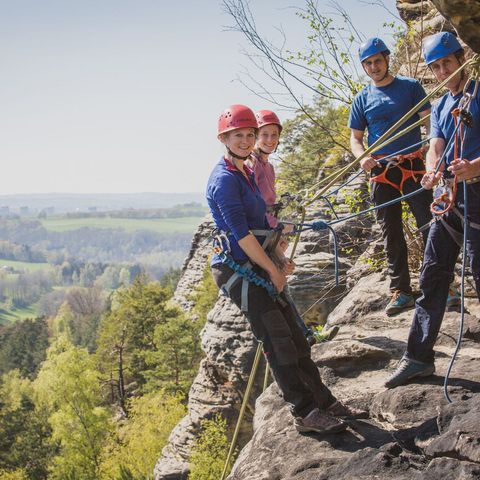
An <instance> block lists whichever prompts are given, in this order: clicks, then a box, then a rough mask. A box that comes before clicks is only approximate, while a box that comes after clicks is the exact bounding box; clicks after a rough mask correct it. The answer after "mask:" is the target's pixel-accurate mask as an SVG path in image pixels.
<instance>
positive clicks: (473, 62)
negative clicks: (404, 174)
mask: <svg viewBox="0 0 480 480" xmlns="http://www.w3.org/2000/svg"><path fill="white" fill-rule="evenodd" d="M467 66H473V67H474V71H475V75H476V77H475V80H476V82H477V83H476V87H475V94H476V92H477V89H478V83H479V80H480V57H479V56H475V57H474V58H472V59H470V60H469V61H467V62H465V63H464V64H463V65H461V66H460V67H459V68H458V69H457V70H456V71H455V72H454V73H452V75H450V77H448V78H447V79H445V80H444V81H443V82H442V83H441V84H440V85H438V86H437V87H436V88H435V89H434V90H433V91H432V92H430V94H429V95H427V96H426V97H425V98H424V99H423V100H422V101H420V102H419V103H418V104H417V105H415V106H414V107H413V108H412V109H411V110H410V111H409V112H407V113H406V114H405V115H404V116H403V117H402V118H401V119H400V120H398V121H397V122H396V123H395V124H394V125H393V126H392V127H391V128H390V129H388V130H387V131H386V132H385V133H384V134H383V135H382V136H381V137H380V138H379V139H378V140H377V141H376V142H374V143H373V144H372V145H371V146H370V147H368V148H367V149H366V150H365V152H364V153H363V154H362V155H360V156H359V157H358V158H356V159H355V160H353V161H352V162H350V163H349V164H348V165H347V166H345V167H344V168H342V169H341V170H340V171H339V172H336V173H334V174H332V175H329V176H328V177H327V178H325V179H322V180H321V181H320V182H317V184H315V185H314V186H313V187H311V188H310V189H307V190H306V191H305V192H306V194H305V198H304V200H303V202H301V204H299V205H298V207H297V210H298V212H299V213H300V222H298V223H296V224H293V225H294V227H295V228H294V234H295V241H294V244H293V247H292V253H291V255H290V258H291V259H292V258H293V256H294V254H295V250H296V248H297V245H298V242H299V239H300V234H301V233H302V232H303V231H306V230H313V231H323V230H327V229H328V230H329V231H330V232H331V233H332V236H333V242H334V250H335V282H336V285H337V286H338V283H339V278H338V270H339V269H338V244H337V236H336V232H335V231H334V229H333V228H332V226H333V225H335V224H337V223H340V222H344V221H347V220H349V219H351V218H355V217H358V216H360V215H365V214H367V213H370V212H373V211H375V210H378V209H380V208H384V207H387V206H389V205H393V204H395V203H398V202H401V201H403V200H406V199H407V198H410V197H412V196H414V195H417V194H419V193H420V192H422V191H423V190H424V188H423V187H422V188H419V189H418V190H416V191H415V192H411V193H409V194H406V195H402V196H400V197H399V198H396V199H394V200H391V201H389V202H386V203H384V204H381V205H377V206H374V207H372V208H369V209H366V210H363V211H362V212H359V213H355V214H352V215H350V216H347V217H342V218H338V216H337V215H336V213H335V212H334V214H335V216H336V219H335V220H333V221H330V222H325V221H323V220H317V221H314V222H312V223H305V216H306V206H307V205H310V204H311V203H313V202H314V201H316V200H317V199H319V198H324V197H325V196H329V195H331V193H330V194H327V195H325V192H326V191H327V190H328V189H329V188H330V187H331V186H332V185H334V184H335V182H336V181H337V180H338V179H339V178H341V177H343V176H345V175H346V174H347V173H348V171H349V170H351V169H352V168H353V167H355V166H356V165H358V164H359V163H360V161H361V160H363V159H364V158H365V157H367V156H368V155H370V154H371V153H374V152H375V151H377V150H379V149H380V148H382V147H384V146H386V145H388V144H389V143H391V142H393V141H394V140H396V139H397V138H399V137H400V136H402V135H404V134H405V133H408V132H409V131H410V130H412V129H414V128H416V127H417V126H419V125H421V124H422V123H423V122H424V121H425V120H426V119H427V118H428V116H425V117H423V118H421V119H420V120H418V121H417V122H415V123H413V124H412V125H410V126H408V127H407V128H405V129H403V130H402V131H400V132H398V133H397V134H395V135H393V136H392V137H390V135H391V134H392V133H393V132H395V131H396V130H397V129H398V128H399V127H400V126H402V125H403V124H404V123H405V122H407V121H408V120H409V119H410V118H411V117H412V116H413V115H414V114H415V113H417V112H418V110H419V109H420V108H421V107H422V106H423V105H425V104H426V103H427V102H428V101H429V100H430V99H431V98H432V97H433V96H435V95H436V94H437V93H438V92H439V91H440V90H441V89H442V88H443V87H444V86H445V85H446V84H447V83H448V82H449V81H450V80H451V79H452V78H454V77H455V75H457V73H460V72H461V71H462V70H463V69H464V68H466V67H467ZM467 83H468V82H467ZM472 98H473V97H472ZM470 101H471V98H470ZM468 107H469V104H468V105H467V110H468ZM461 123H462V122H461V121H460V122H459V125H460V124H461ZM457 127H458V125H457ZM458 128H459V127H458ZM456 133H457V128H456V129H455V131H454V135H453V136H452V137H451V138H450V139H449V141H448V143H447V145H446V147H445V150H444V152H443V155H442V157H441V158H440V160H439V161H438V164H437V166H436V169H435V173H437V172H438V171H439V169H440V166H441V165H442V163H443V161H444V159H445V156H446V151H447V149H448V146H449V144H450V142H451V141H452V138H453V137H454V136H455V135H456ZM461 145H462V151H463V142H462V144H461ZM410 148H411V147H410ZM397 155H398V153H397ZM392 156H393V154H392ZM460 158H461V157H460ZM383 160H387V157H384V158H383ZM360 173H361V172H360ZM360 173H359V174H360ZM327 181H328V184H327V185H326V186H325V187H324V188H323V189H322V190H319V191H317V192H316V193H315V194H313V196H311V197H310V191H311V190H313V188H317V187H318V186H320V185H321V184H322V183H325V182H327ZM351 181H353V179H352V180H351ZM348 183H349V182H348ZM463 183H464V212H465V221H464V243H463V260H462V283H461V296H462V297H461V322H460V334H459V338H458V341H457V347H456V349H455V352H454V354H453V356H452V359H451V361H450V365H449V368H448V371H447V374H446V376H445V383H444V390H445V396H446V398H447V400H448V402H449V403H452V401H451V399H450V397H449V396H448V378H449V375H450V372H451V369H452V367H453V363H454V361H455V358H456V355H457V353H458V351H459V349H460V344H461V339H462V336H463V327H464V294H465V285H464V277H465V263H466V239H467V226H468V218H467V206H468V204H467V202H468V198H467V188H466V182H465V181H464V182H463ZM341 188H343V186H342V187H341ZM338 190H339V189H337V191H338ZM308 197H310V198H308ZM332 210H333V207H332ZM227 262H228V259H225V263H227ZM238 273H240V269H239V270H238ZM248 275H249V274H248ZM260 278H261V277H260ZM262 280H264V279H262ZM254 281H256V280H254ZM262 286H263V285H262ZM261 352H262V344H261V343H259V344H258V346H257V351H256V353H255V358H254V361H253V365H252V370H251V372H250V375H249V378H248V383H247V388H246V390H245V394H244V397H243V401H242V406H241V408H240V413H239V418H238V420H237V424H236V427H235V431H234V435H233V438H232V441H231V443H230V449H229V452H228V455H227V459H226V461H225V465H224V469H223V472H222V476H221V478H220V480H224V479H225V476H226V474H227V471H228V468H229V465H230V462H231V458H232V455H233V452H234V450H235V446H236V443H237V438H238V434H239V431H240V427H241V423H242V421H243V416H244V414H245V410H246V406H247V404H248V399H249V397H250V392H251V390H252V387H253V383H254V380H255V375H256V372H257V368H258V364H259V362H260V357H261ZM267 381H268V370H267V371H266V372H265V377H264V385H263V386H264V389H265V387H266V384H267Z"/></svg>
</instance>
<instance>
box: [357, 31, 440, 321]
mask: <svg viewBox="0 0 480 480" xmlns="http://www.w3.org/2000/svg"><path fill="white" fill-rule="evenodd" d="M389 55H390V50H389V49H388V48H387V46H386V45H385V43H384V42H383V41H382V40H381V39H380V38H371V39H369V40H367V41H366V42H365V43H364V44H362V45H361V46H360V49H359V57H360V61H361V62H362V66H363V69H364V70H365V73H366V74H367V75H368V76H369V77H370V79H371V84H370V85H368V86H367V87H365V88H364V89H363V90H362V91H361V92H359V93H358V94H357V95H356V97H355V99H354V101H353V105H352V110H351V112H350V119H349V125H348V126H349V127H350V129H351V135H350V146H351V149H352V152H353V154H354V155H355V156H356V157H359V156H360V155H362V154H363V153H364V152H365V146H364V144H363V137H364V133H365V130H368V145H371V144H372V143H374V142H375V141H376V140H377V139H378V138H380V137H381V136H382V135H383V134H384V133H385V132H386V131H387V130H388V129H389V128H390V127H391V126H392V125H394V124H395V123H396V122H397V121H398V120H399V119H400V118H402V117H403V116H404V115H405V114H406V113H407V112H408V111H409V110H410V109H411V108H413V107H414V106H415V105H416V104H417V103H418V102H420V101H421V100H422V99H423V98H425V96H426V94H425V91H424V89H423V88H422V86H421V85H420V83H419V82H417V81H416V80H414V79H412V78H407V77H401V76H393V75H392V74H391V73H390V72H389V58H390V57H389ZM429 112H430V104H429V103H427V104H426V105H424V106H423V108H422V109H421V110H420V112H418V114H416V115H414V116H413V117H412V118H411V119H410V120H409V121H407V122H406V123H405V124H404V125H403V127H407V126H408V125H411V124H413V123H414V122H416V121H417V120H418V119H419V118H421V117H424V116H426V115H428V113H429ZM425 125H426V127H427V129H428V121H427V120H425ZM420 142H421V133H420V127H417V128H415V129H413V130H412V131H410V132H409V133H407V134H405V135H403V136H402V137H400V138H398V139H397V140H395V141H393V142H391V143H390V144H389V145H386V146H385V147H382V148H381V149H380V150H378V151H377V152H376V154H375V155H371V156H368V157H366V158H364V159H363V160H362V161H361V162H360V166H361V167H362V168H363V169H364V170H365V171H366V172H369V173H370V181H371V182H370V187H371V188H370V192H371V199H372V201H373V203H374V204H375V205H381V204H384V203H386V202H388V201H390V200H393V199H395V198H398V197H400V196H401V195H402V194H407V193H410V192H413V191H414V190H417V189H419V188H420V179H421V178H422V175H423V174H424V173H425V165H424V161H423V152H422V150H421V148H420V147H419V145H420ZM397 152H400V153H399V154H397V155H395V156H393V157H391V158H389V159H388V163H386V162H383V163H382V162H379V161H380V160H381V159H382V158H383V157H386V156H390V155H392V154H396V153H397ZM407 202H408V204H409V206H410V209H411V211H412V213H413V215H414V217H415V221H416V223H417V227H418V228H421V227H424V226H425V227H426V228H424V229H423V231H422V233H423V239H424V241H425V240H426V237H427V233H428V232H427V228H428V223H429V222H430V220H431V213H430V202H431V194H430V192H422V193H420V194H418V195H415V196H413V197H411V198H410V199H408V200H407ZM377 219H378V221H379V223H380V226H381V228H382V235H383V239H384V244H385V250H386V253H387V262H388V273H389V275H390V291H391V292H392V298H391V301H390V303H389V304H388V305H387V307H386V310H385V311H386V313H387V315H393V314H395V313H397V312H399V311H401V310H403V309H405V308H410V307H412V306H413V305H414V298H413V295H412V288H411V285H410V272H409V269H408V250H407V244H406V241H405V236H404V233H403V221H402V206H401V204H400V203H396V204H394V205H391V206H388V207H384V208H381V209H379V210H378V211H377Z"/></svg>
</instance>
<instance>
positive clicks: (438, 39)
mask: <svg viewBox="0 0 480 480" xmlns="http://www.w3.org/2000/svg"><path fill="white" fill-rule="evenodd" d="M461 50H462V51H463V47H462V46H461V45H460V42H459V41H458V39H457V37H456V36H455V35H454V34H453V33H450V32H439V33H435V34H434V35H429V36H428V37H426V38H425V39H424V40H423V47H422V51H423V59H424V60H425V64H426V65H430V64H431V63H433V62H436V61H437V60H440V59H441V58H443V57H446V56H447V55H451V54H452V53H457V52H459V51H461Z"/></svg>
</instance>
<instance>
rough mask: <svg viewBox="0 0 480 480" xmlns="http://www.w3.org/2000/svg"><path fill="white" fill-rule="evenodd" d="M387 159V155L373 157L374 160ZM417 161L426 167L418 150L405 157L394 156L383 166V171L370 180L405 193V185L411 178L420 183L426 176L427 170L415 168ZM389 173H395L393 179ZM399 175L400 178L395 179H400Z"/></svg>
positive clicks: (420, 151) (421, 153)
mask: <svg viewBox="0 0 480 480" xmlns="http://www.w3.org/2000/svg"><path fill="white" fill-rule="evenodd" d="M385 157H386V155H372V158H373V159H374V160H382V159H383V158H385ZM415 160H418V161H420V162H421V163H422V166H423V167H424V166H425V165H424V157H423V152H422V150H416V151H415V152H412V153H407V154H405V155H396V156H393V157H391V158H390V160H388V162H387V163H386V164H385V165H384V166H382V168H383V170H382V171H381V172H380V173H379V174H377V175H373V176H372V177H370V180H371V181H372V182H376V183H384V184H386V185H390V186H391V187H393V188H395V190H398V191H399V192H400V193H403V185H404V183H405V182H406V181H407V180H408V179H409V178H412V179H413V180H414V181H415V182H418V181H419V180H420V179H421V177H422V176H423V175H424V174H425V168H422V169H416V168H414V167H415V165H414V162H415ZM389 173H393V177H392V178H391V179H390V178H389V177H388V174H389ZM398 174H400V178H395V177H398ZM397 180H398V181H397Z"/></svg>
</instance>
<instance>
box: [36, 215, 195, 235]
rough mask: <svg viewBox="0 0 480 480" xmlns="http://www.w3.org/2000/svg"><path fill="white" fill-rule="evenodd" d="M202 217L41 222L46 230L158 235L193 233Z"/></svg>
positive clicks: (94, 218) (49, 219)
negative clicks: (116, 230) (106, 230)
mask: <svg viewBox="0 0 480 480" xmlns="http://www.w3.org/2000/svg"><path fill="white" fill-rule="evenodd" d="M202 218H203V217H183V218H153V219H143V218H142V219H136V218H111V217H106V218H101V217H93V218H64V217H52V218H47V219H45V220H41V222H42V225H43V226H44V227H45V228H46V229H47V230H52V231H55V232H66V231H70V230H78V229H79V228H83V227H90V228H123V229H124V230H126V231H127V232H135V231H138V230H152V231H154V232H158V233H193V232H194V231H195V230H196V228H197V227H198V225H199V223H200V222H201V219H202Z"/></svg>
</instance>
